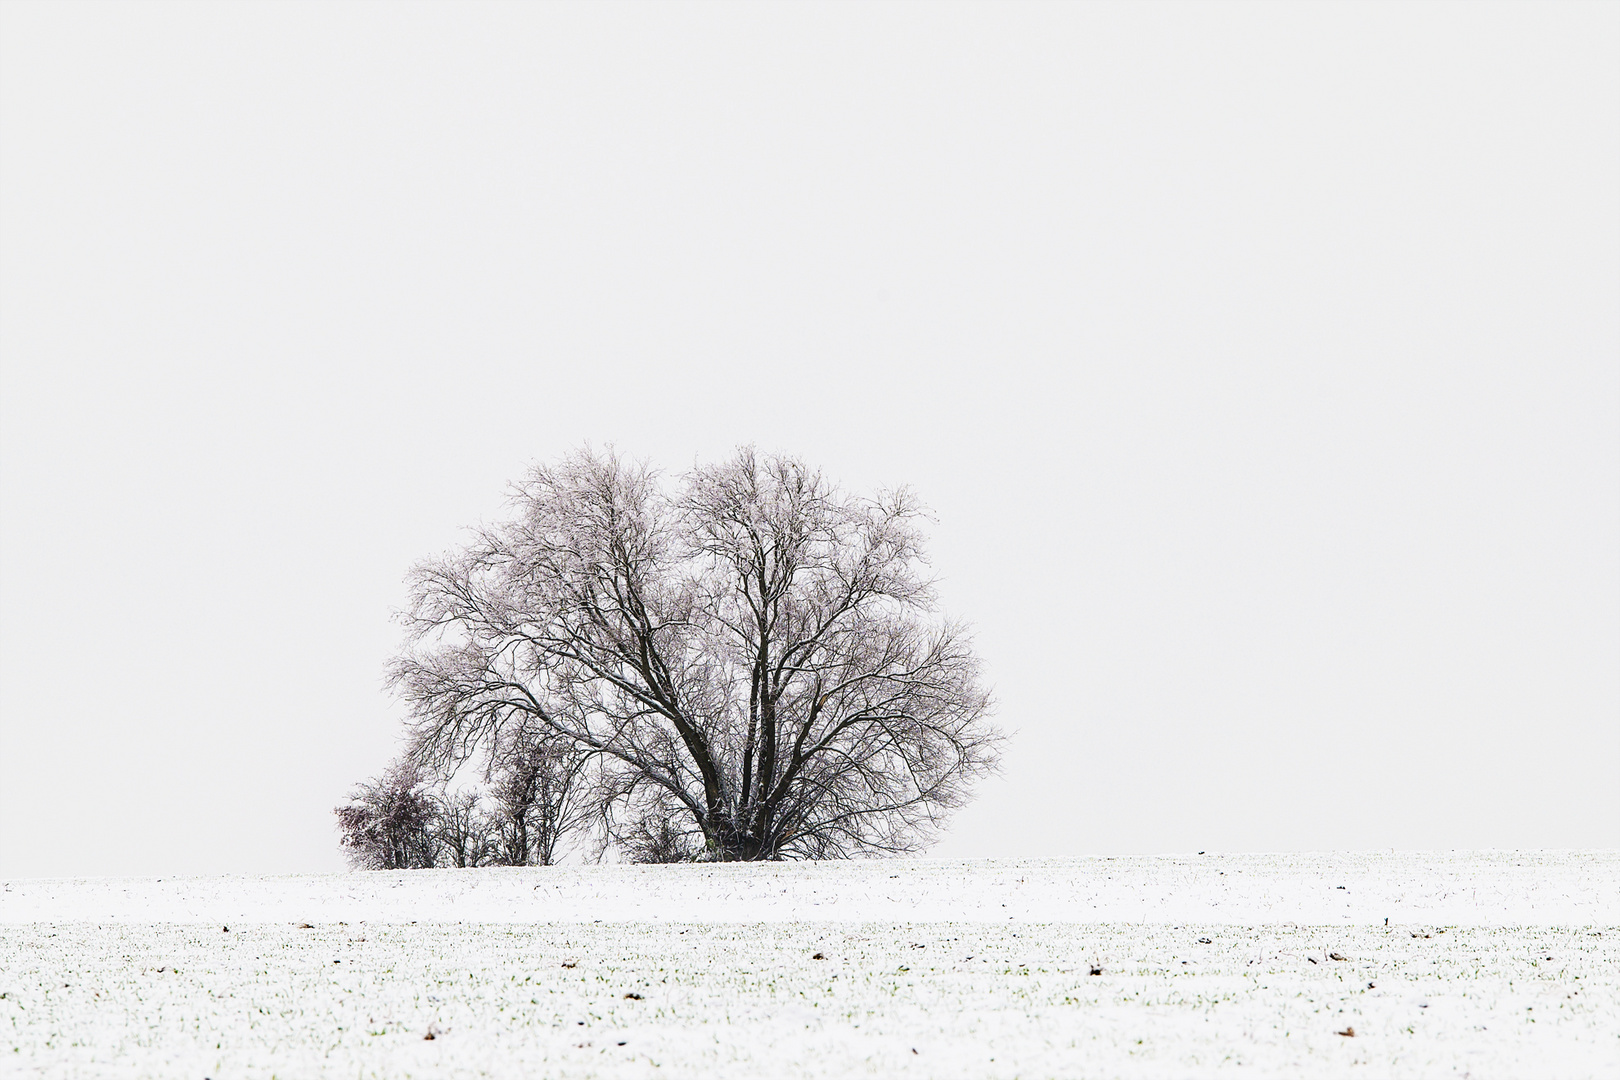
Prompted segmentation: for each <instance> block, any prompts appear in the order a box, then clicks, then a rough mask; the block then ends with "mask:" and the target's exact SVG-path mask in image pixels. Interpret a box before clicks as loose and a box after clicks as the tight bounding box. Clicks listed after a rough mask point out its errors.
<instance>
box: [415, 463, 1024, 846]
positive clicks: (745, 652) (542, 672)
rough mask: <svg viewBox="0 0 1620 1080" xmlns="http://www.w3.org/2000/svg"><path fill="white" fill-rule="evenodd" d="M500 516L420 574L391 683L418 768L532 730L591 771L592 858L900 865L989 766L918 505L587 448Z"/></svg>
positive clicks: (802, 478) (967, 671)
mask: <svg viewBox="0 0 1620 1080" xmlns="http://www.w3.org/2000/svg"><path fill="white" fill-rule="evenodd" d="M512 509H513V511H514V514H513V516H512V518H511V520H509V521H508V522H506V523H505V524H502V525H499V526H495V527H491V528H485V529H483V530H481V531H479V532H477V533H476V535H475V538H474V539H473V541H472V542H471V543H470V544H469V545H467V546H466V547H465V548H464V549H462V550H460V551H458V552H456V553H453V554H450V555H448V556H445V557H443V558H440V559H436V560H433V561H430V562H427V563H424V564H422V565H421V566H419V567H417V568H416V570H415V571H414V574H413V589H412V595H411V602H410V606H409V608H408V610H407V612H406V613H405V616H404V618H405V622H406V625H407V627H408V629H409V633H410V641H409V644H408V645H407V647H406V649H405V651H404V652H403V653H402V654H401V656H400V657H399V658H398V659H397V660H396V662H395V663H394V665H393V669H392V679H393V683H394V685H395V687H396V688H397V690H398V692H399V693H400V694H401V695H402V696H403V698H404V700H405V701H406V702H407V703H408V705H409V707H410V709H411V712H412V714H413V718H414V724H415V729H416V730H415V745H416V747H417V748H418V750H417V753H418V756H419V758H420V759H421V760H422V761H423V762H425V763H427V764H430V765H433V766H436V767H439V768H451V767H453V766H454V765H455V763H457V762H459V761H462V760H466V759H467V758H468V757H470V756H472V755H475V754H479V753H489V752H491V751H494V750H496V749H497V748H499V747H500V746H502V745H504V744H507V743H508V742H510V740H511V733H512V732H514V731H530V732H546V733H548V735H549V736H551V737H554V738H556V739H558V740H561V742H562V743H563V744H565V745H566V746H568V747H570V748H572V749H573V750H575V751H577V752H578V753H580V754H581V755H583V757H584V758H585V759H586V760H588V761H589V762H591V763H592V767H593V774H592V775H593V779H592V781H591V784H590V791H591V797H592V798H593V799H594V800H595V809H596V812H597V815H598V820H599V821H600V822H601V823H602V825H603V829H604V836H605V839H606V840H607V842H609V843H613V842H617V843H619V844H620V845H621V846H622V847H623V848H624V849H625V851H626V852H627V853H629V854H631V855H632V856H634V855H636V854H638V853H639V854H642V855H643V857H648V858H674V857H680V856H681V855H686V856H689V857H708V858H716V859H725V860H733V859H769V858H783V857H811V858H822V857H839V856H851V855H856V854H863V853H880V852H898V851H907V850H914V849H916V848H918V847H920V846H921V845H923V844H925V843H927V842H928V841H929V840H930V839H931V838H932V836H933V834H934V832H935V830H936V829H937V827H938V826H939V825H940V824H941V823H942V821H943V819H944V815H945V814H946V813H947V812H948V811H950V810H951V809H952V808H954V807H956V806H957V805H959V804H960V803H961V802H962V801H963V800H964V798H965V797H966V796H967V794H968V793H969V790H970V787H971V785H972V782H973V781H974V780H975V779H976V778H978V777H980V776H982V775H983V774H985V773H986V772H988V771H990V770H991V769H993V768H994V767H995V764H996V760H997V749H998V745H999V742H1000V735H999V733H998V732H997V731H996V729H995V728H994V727H993V726H992V724H991V722H990V718H989V712H990V700H989V697H988V695H987V694H986V692H985V690H984V688H983V686H982V685H981V681H980V673H979V663H978V661H977V659H976V658H975V657H974V654H973V652H972V649H971V648H970V644H969V641H968V638H967V634H966V632H965V630H964V628H963V626H962V625H961V624H960V623H956V622H952V621H949V620H945V619H942V618H939V617H937V616H936V615H935V611H934V594H933V590H932V587H931V584H930V581H929V580H928V578H927V577H926V576H925V575H924V573H923V569H924V554H923V547H922V544H923V537H922V533H921V530H920V526H921V523H922V510H921V508H920V507H919V505H918V504H917V502H916V501H915V499H914V498H913V496H912V495H911V494H910V493H909V492H907V491H905V490H900V491H895V492H887V493H882V494H880V495H878V496H876V497H874V498H862V497H856V496H851V495H847V494H844V493H842V492H841V491H839V490H838V489H837V488H835V487H834V486H833V485H831V484H830V483H828V482H827V481H826V480H824V479H823V478H822V477H821V476H820V474H819V473H817V472H815V471H814V470H812V469H810V468H808V467H807V466H806V465H805V464H804V463H802V462H800V461H798V460H796V459H794V458H791V457H780V456H769V455H762V454H758V453H756V452H754V451H753V450H752V449H743V450H739V451H738V452H737V453H736V454H735V455H734V456H733V457H732V458H730V459H729V460H727V461H725V462H723V463H721V464H717V465H712V466H705V467H699V468H696V469H694V470H693V471H692V472H690V473H688V474H687V475H686V476H685V477H683V478H682V480H681V482H680V483H679V484H678V485H677V486H676V489H675V490H673V491H667V490H666V489H665V488H664V486H662V485H661V483H660V478H659V476H658V474H657V473H656V472H654V471H653V470H652V469H651V468H649V467H648V466H646V465H644V464H637V463H632V462H627V461H624V460H621V459H620V458H619V457H617V456H616V455H614V454H612V453H596V452H592V451H590V450H588V449H587V450H583V451H579V452H576V453H574V454H572V455H570V456H569V457H567V458H565V459H563V460H562V461H561V462H560V463H558V464H557V465H555V466H551V467H540V468H536V469H535V470H534V471H533V472H532V473H531V474H530V475H529V476H528V478H527V479H526V480H524V481H523V482H522V483H520V484H518V485H516V486H515V488H514V491H513V495H512Z"/></svg>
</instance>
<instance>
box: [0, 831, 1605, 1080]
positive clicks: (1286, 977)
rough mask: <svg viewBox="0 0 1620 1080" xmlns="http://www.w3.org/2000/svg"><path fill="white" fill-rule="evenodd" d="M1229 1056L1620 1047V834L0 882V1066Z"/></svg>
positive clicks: (1246, 1064)
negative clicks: (1356, 846)
mask: <svg viewBox="0 0 1620 1080" xmlns="http://www.w3.org/2000/svg"><path fill="white" fill-rule="evenodd" d="M1386 918H1387V919H1388V920H1389V923H1388V925H1387V926H1386V925H1385V924H1384V920H1385V919H1386ZM596 920H601V921H596ZM227 928H228V929H227ZM1340 958H1342V959H1340ZM1093 971H1098V972H1100V973H1099V974H1093V973H1092V972H1093ZM1369 984H1370V985H1369ZM1352 1029H1353V1030H1354V1032H1355V1034H1354V1035H1341V1034H1338V1032H1341V1031H1349V1030H1352ZM429 1034H431V1035H433V1036H434V1037H433V1038H432V1039H428V1038H425V1036H427V1035H429ZM1227 1073H1240V1074H1244V1075H1253V1076H1279V1077H1280V1076H1293V1077H1297V1076H1341V1075H1345V1076H1366V1077H1382V1076H1392V1077H1396V1076H1414V1077H1416V1076H1423V1077H1430V1076H1452V1075H1455V1076H1473V1077H1491V1076H1501V1077H1537V1076H1545V1077H1583V1076H1594V1077H1596V1076H1615V1075H1620V853H1612V852H1603V853H1592V852H1563V853H1481V854H1450V855H1414V854H1401V855H1365V854H1360V855H1310V856H1302V855H1291V856H1258V855H1243V856H1219V855H1208V856H1202V857H1199V856H1188V857H1132V858H1118V859H1074V860H1046V861H1019V862H1014V861H1006V862H969V863H962V862H943V861H926V860H923V861H894V862H869V863H854V864H819V865H803V864H799V865H776V866H683V867H566V868H548V869H533V870H515V869H506V870H476V871H416V872H410V873H373V874H339V875H324V876H305V877H280V878H243V877H238V878H190V879H164V880H162V881H155V880H144V881H142V880H100V879H93V880H73V881H61V880H58V881H49V880H32V881H11V882H3V883H0V1075H5V1076H10V1075H28V1076H34V1075H43V1076H63V1077H67V1076H89V1075H96V1076H115V1077H116V1076H165V1077H169V1076H173V1077H220V1076H250V1077H253V1076H258V1077H268V1076H276V1075H279V1076H284V1077H309V1076H326V1075H330V1076H346V1077H348V1076H412V1075H415V1076H435V1077H439V1076H475V1075H495V1076H540V1075H545V1076H623V1077H643V1076H653V1075H668V1076H694V1075H699V1074H702V1075H704V1076H705V1077H727V1076H738V1077H744V1076H747V1077H753V1076H844V1075H873V1076H917V1077H957V1076H960V1077H981V1076H982V1077H999V1076H1009V1077H1010V1076H1065V1077H1068V1076H1074V1077H1085V1076H1098V1077H1104V1076H1128V1077H1129V1076H1142V1077H1155V1076H1205V1075H1218V1074H1227Z"/></svg>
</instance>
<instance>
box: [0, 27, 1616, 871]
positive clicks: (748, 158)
mask: <svg viewBox="0 0 1620 1080" xmlns="http://www.w3.org/2000/svg"><path fill="white" fill-rule="evenodd" d="M0 30H3V37H0V49H3V53H0V215H3V216H0V228H3V235H0V275H3V276H0V349H3V365H4V366H3V384H0V496H3V502H0V509H3V517H0V526H3V528H0V875H4V876H32V875H65V874H132V873H150V874H164V873H179V872H223V871H249V870H252V871H264V872H279V871H295V870H323V869H337V868H339V867H341V866H342V860H341V857H340V854H339V851H338V849H337V846H336V835H335V832H334V830H333V827H332V817H331V808H332V806H334V805H335V804H336V803H338V802H339V801H340V800H341V799H342V797H343V796H344V794H345V792H346V791H347V789H348V788H349V787H350V785H352V784H353V783H354V782H355V781H357V780H360V779H362V778H365V777H367V776H369V775H371V774H373V773H375V772H376V770H377V769H378V768H379V767H380V766H381V765H382V764H383V763H384V762H385V760H386V759H387V758H388V757H390V756H391V754H392V753H393V752H394V750H395V737H396V734H397V731H398V725H399V720H400V716H401V713H400V710H399V708H398V706H397V705H396V704H394V703H393V702H391V701H390V699H389V698H388V697H386V696H385V694H384V692H383V689H382V685H381V670H382V666H383V663H384V661H385V660H386V658H387V657H388V656H389V655H390V654H391V652H392V651H393V650H394V648H395V647H396V645H397V644H398V641H399V635H398V628H397V626H396V625H395V624H394V623H392V622H391V619H390V616H391V612H392V611H393V610H394V609H395V608H396V607H398V606H399V605H401V604H402V603H403V600H404V588H403V584H402V579H403V577H404V574H405V572H406V570H407V569H408V567H409V566H410V564H411V563H412V562H413V561H415V560H416V559H418V558H420V557H422V556H424V555H427V554H429V553H433V552H436V551H439V550H442V549H445V548H447V547H450V546H452V545H454V544H456V543H457V542H458V540H459V538H460V537H461V535H462V533H461V529H462V527H464V526H467V525H471V524H475V523H477V522H479V521H480V520H490V519H493V518H495V517H497V516H498V515H499V514H500V512H501V501H502V493H503V489H504V485H505V483H506V481H508V480H509V479H512V478H515V477H517V476H518V475H519V474H520V473H521V472H522V471H523V469H524V468H525V466H526V465H527V464H528V463H530V462H532V461H535V460H540V459H550V458H554V457H555V456H557V455H558V454H560V453H562V452H563V451H565V450H567V449H569V448H571V447H574V446H577V445H578V444H580V443H581V442H583V441H585V440H587V439H589V440H591V441H593V442H595V443H597V444H602V443H609V442H611V443H614V444H616V445H617V446H618V447H619V448H620V449H621V450H623V451H626V452H628V453H630V454H632V455H635V456H645V457H649V458H651V459H653V460H654V461H656V462H659V463H661V464H663V465H665V466H667V467H668V468H670V469H671V470H672V471H679V470H680V469H681V468H683V467H685V466H687V465H689V464H690V463H691V462H692V461H693V460H694V459H695V458H702V459H710V458H713V457H716V456H719V455H721V454H724V453H726V452H727V451H728V450H729V449H730V448H732V447H733V446H735V445H736V444H738V443H743V442H756V443H758V444H760V445H761V446H762V447H764V448H770V449H782V450H787V451H790V452H794V453H797V454H800V455H802V456H803V457H805V458H806V459H808V460H809V461H811V462H813V463H816V464H818V465H820V466H821V467H822V468H823V469H825V471H826V472H827V473H828V474H829V475H830V476H832V477H835V478H837V479H839V480H841V481H842V482H843V483H844V484H845V485H846V486H848V487H851V488H854V489H857V490H869V489H871V488H874V487H877V486H879V485H884V484H895V483H910V484H912V485H913V486H914V487H915V488H917V489H918V490H919V492H920V493H921V494H922V496H923V497H924V499H925V500H926V501H927V502H929V503H930V504H931V505H932V506H933V507H934V509H935V511H936V513H937V516H938V524H937V526H936V527H935V529H934V542H933V548H932V550H933V553H934V556H935V567H936V569H937V570H938V572H939V573H940V574H942V575H943V578H944V583H943V597H944V601H945V607H946V609H947V610H948V611H950V612H952V613H954V614H959V615H962V616H965V617H967V618H969V619H970V620H972V621H973V622H974V624H975V625H976V626H977V628H978V640H979V646H980V651H981V653H982V655H983V657H984V659H985V661H986V665H987V668H988V671H989V674H990V678H991V680H992V681H993V683H994V685H995V687H996V691H997V696H998V698H999V700H1000V702H1001V710H1000V717H1001V720H1002V722H1003V723H1004V724H1005V726H1007V727H1008V728H1010V729H1013V730H1014V731H1016V732H1017V736H1016V739H1015V740H1014V741H1013V743H1012V744H1011V746H1010V747H1009V751H1008V753H1007V756H1006V760H1005V768H1004V771H1003V775H1002V776H1001V777H1000V778H999V779H997V780H995V781H993V782H991V783H989V784H987V785H985V786H984V788H983V794H982V797H981V798H980V799H979V800H978V802H976V803H975V804H974V805H973V806H972V807H971V808H970V809H969V810H967V811H965V812H963V813H962V814H961V815H960V816H959V818H958V820H957V825H956V828H955V830H954V832H953V833H952V835H951V836H950V838H949V839H947V840H946V841H945V842H944V843H943V844H942V845H941V846H939V847H938V848H936V849H935V851H934V853H935V854H940V855H962V856H968V855H973V856H980V855H983V856H988V855H999V854H1007V855H1042V854H1054V855H1056V854H1079V853H1086V852H1119V851H1161V850H1199V849H1227V850H1274V849H1335V848H1373V847H1379V848H1388V847H1398V848H1450V847H1515V846H1522V847H1569V846H1581V847H1590V846H1608V847H1613V846H1617V845H1620V784H1617V782H1616V779H1615V777H1616V776H1617V775H1620V7H1617V6H1613V5H1591V6H1562V7H1561V6H1557V5H1553V4H1537V5H1534V6H1523V7H1495V6H1488V5H1468V6H1451V5H1439V4H1432V5H1408V6H1395V5H1377V6H1374V5H1351V6H1320V5H1315V6H1307V5H1277V6H1261V7H1250V6H1240V7H1218V6H1215V5H1204V4H1199V5H1185V6H1171V5H1140V6H1125V7H1109V6H1102V5H1070V6H1055V5H1043V6H1032V7H1014V6H1011V5H1005V4H998V5H996V6H984V7H947V6H920V5H908V6H889V7H884V6H857V5H836V6H822V7H767V6H745V5H737V6H731V7H678V6H673V5H657V6H644V7H634V6H609V5H603V6H599V7H577V8H576V7H544V8H542V7H538V6H534V5H501V6H485V7H472V6H461V5H456V6H451V5H445V6H436V7H423V6H405V5H397V6H379V5H363V6H361V5H354V6H338V5H326V4H323V5H310V6H296V5H292V4H276V5H268V6H251V5H246V4H231V5H223V4H218V5H199V6H187V7H169V6H154V5H111V4H107V5H101V6H91V5H46V6H33V5H27V4H22V3H17V2H8V3H7V4H5V5H4V6H3V7H0Z"/></svg>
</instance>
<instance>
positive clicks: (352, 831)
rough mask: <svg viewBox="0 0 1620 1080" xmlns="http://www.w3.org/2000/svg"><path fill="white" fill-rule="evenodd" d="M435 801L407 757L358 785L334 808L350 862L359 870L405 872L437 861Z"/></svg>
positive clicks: (423, 778)
mask: <svg viewBox="0 0 1620 1080" xmlns="http://www.w3.org/2000/svg"><path fill="white" fill-rule="evenodd" d="M435 809H436V807H435V800H434V798H433V795H432V794H431V793H430V792H429V791H428V790H427V782H426V778H425V777H424V775H423V773H422V770H421V768H420V767H419V766H418V765H417V764H415V763H414V762H412V761H410V760H409V759H405V760H402V761H399V762H396V763H395V764H393V765H391V766H389V767H388V769H387V770H385V771H384V772H383V774H382V776H381V777H380V778H379V779H377V780H374V781H372V782H370V783H366V784H361V785H360V786H359V787H357V788H355V790H354V792H353V793H352V794H351V795H350V796H349V802H348V803H346V804H345V805H343V806H339V807H337V808H336V809H335V810H334V811H333V812H334V813H335V814H336V815H337V819H338V832H339V834H340V837H341V842H342V844H343V846H344V847H345V848H347V849H348V852H349V861H350V863H351V864H352V865H353V866H354V867H355V868H356V869H361V870H406V869H418V868H422V867H429V866H433V865H435V863H436V857H435V845H434V836H433V825H434V812H435Z"/></svg>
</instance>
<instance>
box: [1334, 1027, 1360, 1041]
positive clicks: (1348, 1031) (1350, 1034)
mask: <svg viewBox="0 0 1620 1080" xmlns="http://www.w3.org/2000/svg"><path fill="white" fill-rule="evenodd" d="M1337 1034H1339V1035H1343V1036H1344V1037H1345V1038H1347V1039H1353V1038H1355V1037H1356V1029H1355V1028H1353V1027H1347V1028H1345V1029H1344V1030H1343V1031H1340V1032H1337Z"/></svg>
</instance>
